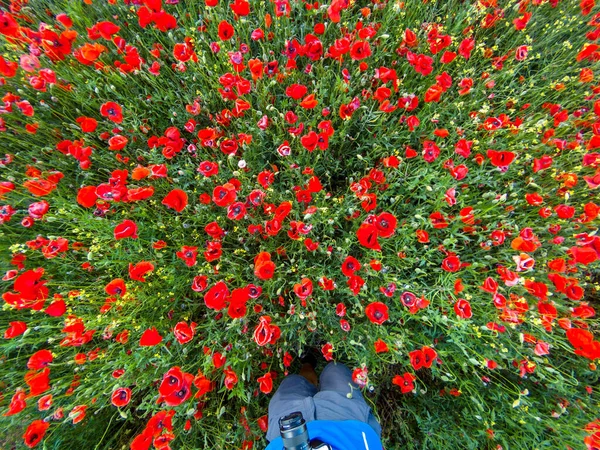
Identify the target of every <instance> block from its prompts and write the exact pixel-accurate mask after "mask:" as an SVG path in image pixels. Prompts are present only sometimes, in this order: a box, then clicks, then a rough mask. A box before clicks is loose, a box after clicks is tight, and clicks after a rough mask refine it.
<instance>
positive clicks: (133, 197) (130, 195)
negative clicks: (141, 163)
mask: <svg viewBox="0 0 600 450" xmlns="http://www.w3.org/2000/svg"><path fill="white" fill-rule="evenodd" d="M153 195H154V187H153V186H143V187H139V188H134V189H128V190H127V201H130V202H138V201H140V200H146V199H147V198H150V197H152V196H153Z"/></svg>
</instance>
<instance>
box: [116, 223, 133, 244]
mask: <svg viewBox="0 0 600 450" xmlns="http://www.w3.org/2000/svg"><path fill="white" fill-rule="evenodd" d="M137 231H138V228H137V225H136V223H135V222H134V221H133V220H129V219H126V220H124V221H123V222H122V223H120V224H119V225H117V226H116V227H115V230H114V235H115V239H116V240H119V239H125V238H131V239H137V238H138V235H137Z"/></svg>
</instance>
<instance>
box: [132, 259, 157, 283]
mask: <svg viewBox="0 0 600 450" xmlns="http://www.w3.org/2000/svg"><path fill="white" fill-rule="evenodd" d="M153 270H154V264H152V263H151V262H149V261H141V262H139V263H137V264H135V265H133V264H131V263H129V277H130V278H131V279H132V280H136V281H142V282H145V281H146V278H144V277H145V276H146V275H147V274H149V273H150V272H152V271H153Z"/></svg>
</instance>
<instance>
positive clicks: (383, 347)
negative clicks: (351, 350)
mask: <svg viewBox="0 0 600 450" xmlns="http://www.w3.org/2000/svg"><path fill="white" fill-rule="evenodd" d="M373 345H374V347H375V352H376V353H387V352H389V351H390V348H389V347H388V345H387V344H386V343H385V342H384V341H382V340H381V339H377V340H376V341H375V343H374V344H373Z"/></svg>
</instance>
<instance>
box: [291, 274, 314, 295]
mask: <svg viewBox="0 0 600 450" xmlns="http://www.w3.org/2000/svg"><path fill="white" fill-rule="evenodd" d="M312 292H313V282H312V280H311V279H310V278H302V280H301V281H300V283H296V284H295V285H294V293H295V294H296V295H297V296H298V298H300V299H301V300H305V299H306V298H308V297H310V295H311V294H312Z"/></svg>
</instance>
